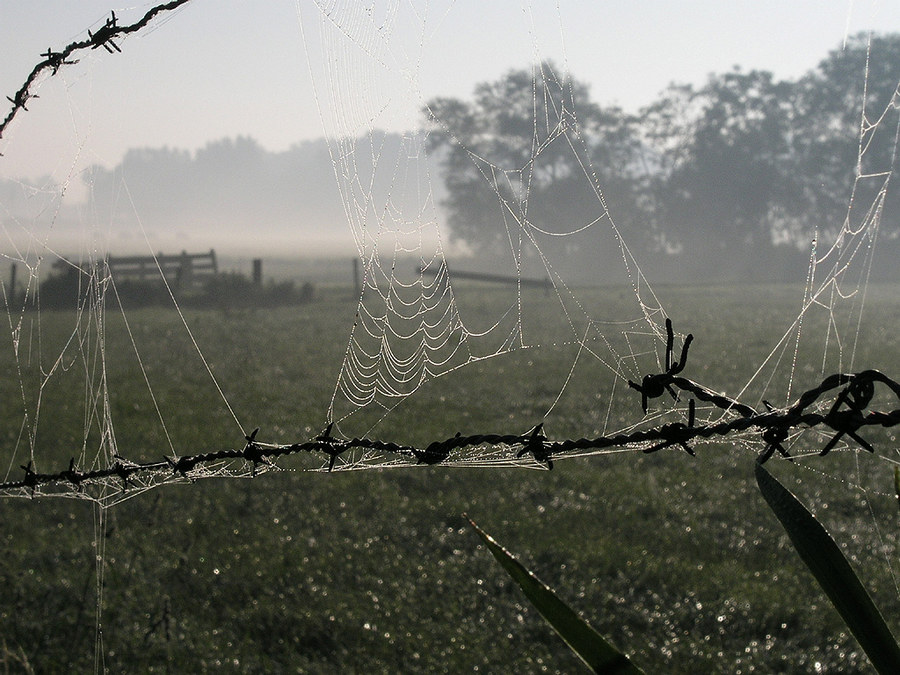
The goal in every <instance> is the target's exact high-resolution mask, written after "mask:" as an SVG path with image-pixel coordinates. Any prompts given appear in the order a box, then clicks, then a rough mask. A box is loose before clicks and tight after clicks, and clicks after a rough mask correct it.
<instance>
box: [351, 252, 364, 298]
mask: <svg viewBox="0 0 900 675" xmlns="http://www.w3.org/2000/svg"><path fill="white" fill-rule="evenodd" d="M353 289H354V290H355V291H356V295H357V296H358V295H359V294H360V293H362V286H360V283H359V258H354V259H353Z"/></svg>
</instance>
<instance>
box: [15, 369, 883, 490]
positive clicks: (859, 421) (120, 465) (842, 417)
mask: <svg viewBox="0 0 900 675" xmlns="http://www.w3.org/2000/svg"><path fill="white" fill-rule="evenodd" d="M682 379H683V378H682ZM687 382H689V381H687ZM675 384H676V385H678V386H681V385H682V384H684V382H675ZM690 384H691V385H694V383H690ZM877 384H881V385H883V386H885V387H886V388H887V389H888V390H890V391H891V392H892V393H893V394H894V396H895V397H896V398H897V401H898V404H900V383H898V382H896V381H895V380H893V379H891V378H890V377H888V376H886V375H884V374H883V373H881V372H879V371H877V370H865V371H862V372H859V373H848V374H844V373H838V374H835V375H831V376H829V377H826V378H825V379H824V380H822V382H821V383H820V384H819V385H818V386H816V387H814V388H812V389H810V390H808V391H806V392H804V393H803V394H802V395H801V396H800V397H799V399H798V400H797V402H796V403H794V404H793V405H792V406H790V407H788V408H784V409H774V408H772V407H771V406H770V405H768V404H766V407H767V411H766V412H764V413H756V412H754V413H753V414H748V410H749V407H748V406H745V405H743V404H741V405H740V408H739V409H738V410H739V412H736V413H733V414H735V415H737V416H736V417H732V418H731V419H726V420H722V421H719V422H715V423H710V424H704V425H699V426H698V425H696V424H695V422H696V420H695V414H694V410H695V405H694V401H693V399H691V400H690V401H689V411H690V412H689V420H688V423H687V424H685V423H683V422H672V423H667V424H662V425H660V426H657V427H654V428H651V429H641V430H636V431H631V432H624V433H618V434H613V435H608V436H599V437H596V438H580V439H565V440H551V439H549V438H547V437H546V436H544V435H543V424H542V423H541V424H538V425H536V426H535V427H534V428H532V429H531V430H530V431H529V432H527V433H525V434H491V433H488V434H471V435H462V434H461V433H457V434H456V435H455V436H453V437H450V438H447V439H444V440H441V441H435V442H433V443H430V444H429V445H427V446H425V447H416V446H413V445H404V444H399V443H395V442H391V441H383V440H377V439H371V438H366V437H361V438H350V439H343V438H338V437H335V436H333V435H332V430H333V423H332V424H329V425H328V427H327V428H326V429H325V431H324V432H323V433H322V434H320V435H319V436H317V437H315V438H314V439H312V440H309V441H306V442H301V443H293V444H290V445H279V444H270V443H263V442H261V441H258V440H257V434H258V432H259V429H255V430H254V431H253V432H252V433H251V434H249V435H247V436H245V438H244V441H245V443H244V445H243V447H242V448H241V449H240V450H238V449H230V450H220V451H216V452H209V453H203V454H196V455H185V456H181V457H165V458H163V459H162V460H160V461H157V462H133V461H130V460H128V459H125V458H124V457H120V456H119V455H115V460H116V461H115V462H114V463H113V464H111V465H110V466H108V467H105V468H101V469H96V470H92V471H79V470H78V468H77V467H76V466H75V460H74V459H73V460H71V461H70V462H69V467H68V469H66V470H64V471H58V472H56V473H39V472H37V471H36V470H35V469H34V468H33V466H32V463H31V462H29V463H28V464H27V465H24V466H22V467H21V468H22V469H23V470H24V472H25V473H24V476H23V477H22V478H21V479H20V480H16V481H7V482H4V483H0V491H2V492H6V493H10V492H15V491H17V490H18V491H22V490H24V491H27V492H29V493H30V494H31V495H32V496H33V495H34V492H35V490H36V489H37V488H38V487H40V486H42V485H46V484H51V483H55V484H60V485H63V486H68V487H69V488H71V490H75V491H80V490H81V489H82V488H83V486H85V485H86V484H90V483H93V482H98V481H103V480H105V479H109V478H115V479H119V480H121V482H122V490H123V491H124V490H126V489H127V488H128V486H129V482H130V481H131V480H132V479H134V478H135V477H136V476H138V475H157V476H159V475H161V474H169V475H176V476H180V477H183V478H194V477H200V474H199V473H198V471H199V469H201V468H204V467H208V466H211V465H213V464H215V463H219V462H222V461H223V460H243V461H244V462H246V463H248V464H250V465H252V470H251V475H256V473H257V470H258V468H259V466H260V465H265V466H267V467H275V468H277V465H276V462H277V460H278V459H279V458H281V457H285V456H289V455H297V454H301V453H310V454H311V453H318V454H320V455H322V456H323V459H324V461H325V465H323V467H322V468H323V469H325V468H326V466H327V470H328V471H331V470H332V469H333V468H334V466H335V463H336V462H337V460H338V459H339V458H341V456H342V455H344V454H345V453H347V452H349V451H351V450H354V449H362V450H365V451H370V452H374V453H377V454H379V455H380V456H382V457H386V456H394V457H397V458H403V459H407V460H414V461H415V463H416V464H429V465H435V464H442V463H445V462H448V461H452V460H453V458H454V453H458V452H459V451H462V450H465V449H471V448H476V447H479V446H507V447H509V448H511V449H512V450H513V452H514V453H515V456H516V457H518V458H521V457H524V456H526V455H530V456H531V458H532V459H533V460H534V461H535V462H536V463H538V464H539V465H541V466H543V467H545V468H547V469H552V468H553V461H554V459H560V458H564V457H566V456H571V455H573V454H574V453H576V452H583V451H592V450H603V449H609V448H628V447H633V446H640V445H645V446H648V447H645V448H643V452H645V453H652V452H656V451H659V450H662V449H665V448H669V447H679V448H681V449H682V450H684V451H686V452H688V453H689V454H691V455H693V454H694V451H693V449H692V448H691V444H692V443H693V442H694V441H696V440H698V439H710V438H712V437H714V436H727V435H729V434H733V433H741V432H747V431H750V430H757V431H759V432H760V433H761V438H762V440H763V441H764V443H765V446H764V450H763V452H762V453H761V454H760V455H759V456H758V458H757V460H758V461H760V462H765V461H767V460H768V459H769V458H770V457H771V456H772V455H773V454H774V453H775V452H778V453H779V454H780V455H782V456H783V457H785V458H788V459H790V458H791V456H790V454H789V452H788V450H787V449H786V448H785V447H784V443H785V442H786V440H787V439H788V438H789V437H790V435H791V433H792V432H794V431H795V430H798V429H801V428H807V429H811V428H816V427H825V428H827V429H829V430H831V431H832V432H833V433H834V435H833V436H832V437H831V439H830V440H829V441H828V443H827V444H826V445H825V446H824V447H823V448H822V450H821V451H820V454H821V455H825V454H827V453H828V452H830V451H831V450H832V449H833V448H834V447H835V446H836V445H837V443H838V442H839V441H840V440H841V439H842V438H843V437H844V436H848V437H849V438H851V439H853V440H854V441H855V442H856V443H857V444H859V446H860V447H862V448H863V449H865V450H867V451H869V452H874V447H873V446H872V445H871V444H870V443H869V442H868V441H867V440H866V439H865V438H863V437H862V436H861V435H860V432H861V431H862V430H863V429H864V428H866V427H870V426H880V427H885V428H888V427H893V426H897V425H898V424H900V407H898V408H895V409H893V410H887V411H881V410H869V409H868V408H869V406H870V404H871V402H872V399H873V398H874V395H875V390H876V385H877ZM694 386H698V387H699V385H694ZM840 387H843V389H841V390H840V391H839V392H838V393H837V395H836V396H835V397H834V402H833V403H832V404H831V406H830V407H829V408H828V409H827V411H825V412H821V406H820V403H821V402H822V399H823V397H826V396H827V395H828V394H829V392H832V391H834V390H835V389H838V388H840ZM699 391H701V392H702V393H707V392H708V390H706V389H704V388H700V389H699ZM733 403H734V401H731V400H730V399H727V397H722V400H720V401H718V402H717V403H716V405H719V407H723V408H726V409H729V410H733V409H734V405H733ZM811 408H817V409H818V411H817V410H810V409H811Z"/></svg>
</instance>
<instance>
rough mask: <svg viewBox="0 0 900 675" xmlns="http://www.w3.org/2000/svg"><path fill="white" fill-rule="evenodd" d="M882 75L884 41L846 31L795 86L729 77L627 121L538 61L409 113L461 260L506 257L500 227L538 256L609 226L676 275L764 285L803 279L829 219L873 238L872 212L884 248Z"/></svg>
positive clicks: (828, 239) (672, 92)
mask: <svg viewBox="0 0 900 675" xmlns="http://www.w3.org/2000/svg"><path fill="white" fill-rule="evenodd" d="M898 81H900V35H897V34H891V35H882V36H870V35H856V36H853V37H851V38H848V40H847V42H846V44H845V45H843V46H842V47H841V48H839V49H836V50H834V51H832V52H831V53H829V54H828V55H827V57H826V58H824V59H823V60H822V61H821V62H820V63H819V64H818V65H817V66H816V67H815V68H813V69H812V70H810V71H809V72H807V73H806V74H804V75H803V76H802V77H800V78H798V79H796V80H793V81H780V80H777V79H776V78H775V77H774V75H773V74H772V73H770V72H766V71H763V70H750V71H744V70H741V69H738V68H735V69H734V70H732V71H729V72H726V73H722V74H714V75H711V76H710V77H709V78H708V80H707V81H706V83H705V84H704V85H703V86H700V87H694V86H692V85H687V84H673V85H671V86H670V87H669V88H668V89H666V90H665V91H663V92H662V94H661V95H660V96H659V97H658V99H657V100H656V101H654V102H653V103H652V104H650V105H648V106H646V107H645V108H643V109H642V110H640V111H638V112H637V113H636V114H630V113H627V112H625V111H623V110H622V109H620V108H619V107H616V106H601V105H599V104H597V103H596V102H595V101H593V100H592V99H591V96H590V91H589V87H588V85H587V84H585V83H584V82H581V81H579V80H577V79H576V78H575V77H572V76H570V75H568V74H562V73H561V72H559V71H558V70H557V68H556V67H555V66H554V65H553V64H552V63H547V62H545V63H542V64H540V65H539V66H538V68H537V69H536V70H533V69H527V70H525V69H523V70H514V71H511V72H509V73H507V74H506V75H504V76H503V77H501V78H500V79H499V80H497V81H495V82H485V83H482V84H479V85H478V86H476V88H475V90H474V96H473V98H472V99H471V100H468V101H464V100H460V99H455V98H436V99H434V100H431V101H429V102H428V103H427V105H426V107H425V110H424V112H425V115H426V119H427V120H428V123H429V135H428V143H429V146H430V148H431V150H432V151H434V152H435V153H437V154H438V156H439V158H440V162H441V166H442V169H443V175H444V180H445V184H446V189H447V197H446V199H445V200H444V204H443V206H444V207H445V208H446V210H447V214H448V222H449V225H450V229H451V236H452V237H453V238H454V239H456V240H458V241H462V242H466V243H467V244H469V245H470V247H471V248H472V249H474V250H479V251H499V250H501V249H503V248H504V247H506V248H508V247H509V244H510V241H509V240H510V236H511V235H510V232H511V230H510V228H509V227H508V226H509V224H510V221H511V220H512V221H514V223H515V226H516V227H519V226H520V225H521V224H524V225H525V229H527V230H528V232H527V234H528V236H529V237H536V238H541V237H543V239H542V240H543V241H546V242H548V243H547V245H548V246H550V247H551V248H552V247H554V246H555V247H557V248H560V247H565V246H566V243H565V242H566V240H567V238H566V237H559V236H555V237H554V235H559V234H562V233H567V232H575V231H579V230H580V229H587V228H588V227H589V226H593V225H597V224H599V225H601V226H602V225H603V222H602V221H604V220H609V221H610V222H611V223H614V224H615V228H616V230H617V231H618V232H620V233H621V235H622V237H623V238H624V239H626V240H627V241H628V245H629V246H630V247H631V248H632V250H633V249H635V248H637V249H640V250H641V251H642V252H643V253H645V254H646V255H649V256H655V259H656V260H660V261H662V260H665V261H667V262H668V263H670V264H671V265H674V266H681V267H683V268H684V269H685V270H686V271H687V273H688V274H690V276H692V277H696V276H697V274H700V275H701V276H702V273H703V272H704V270H706V271H710V272H711V275H712V276H715V269H718V270H720V271H721V270H730V271H732V272H734V271H740V272H741V273H742V275H746V274H751V275H755V276H758V277H761V278H764V277H768V276H772V275H775V276H778V275H782V276H783V275H784V274H785V272H784V270H785V269H787V270H793V271H788V272H787V274H789V275H795V274H797V273H800V274H802V273H804V272H805V263H804V260H807V259H808V257H809V251H810V247H811V245H812V240H813V238H818V242H819V247H820V249H821V247H822V245H824V244H826V243H827V244H829V245H830V244H832V243H834V242H835V241H839V238H840V235H841V232H842V231H844V227H845V224H847V225H849V226H850V227H852V228H869V229H870V230H871V231H872V232H874V229H873V228H872V227H871V226H872V223H873V222H874V219H876V218H877V219H878V220H879V222H880V229H879V232H878V237H879V239H880V240H881V244H880V245H881V246H883V247H886V250H890V249H891V247H892V246H893V247H894V250H896V247H897V243H898V238H900V210H898V206H900V203H898V202H900V200H898V196H897V191H896V190H893V189H888V188H889V187H890V185H889V179H890V175H891V172H892V171H893V169H895V168H896V167H897V137H898V127H900V125H898V108H900V94H898ZM536 240H537V239H536ZM609 248H614V247H609ZM581 252H582V253H584V251H581ZM568 253H569V254H570V255H572V254H577V253H578V251H569V252H568ZM617 254H618V252H616V251H607V252H606V253H605V254H604V253H603V252H599V253H598V251H596V250H594V251H591V252H590V255H591V256H592V257H593V259H594V260H595V261H599V262H600V263H604V262H608V261H609V260H611V258H612V257H613V256H615V255H617ZM597 256H599V258H598V257H597ZM786 263H787V264H786ZM711 265H712V266H713V268H715V269H711V268H710V266H711ZM798 266H799V267H800V268H801V269H800V271H799V272H796V269H797V268H798ZM692 267H693V268H695V269H691V268H692Z"/></svg>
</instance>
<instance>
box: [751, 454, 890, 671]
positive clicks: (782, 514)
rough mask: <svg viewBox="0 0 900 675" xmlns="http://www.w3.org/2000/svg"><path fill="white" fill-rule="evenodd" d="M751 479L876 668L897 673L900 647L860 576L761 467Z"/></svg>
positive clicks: (799, 504)
mask: <svg viewBox="0 0 900 675" xmlns="http://www.w3.org/2000/svg"><path fill="white" fill-rule="evenodd" d="M756 482H757V484H758V485H759V489H760V492H762V495H763V497H764V498H765V500H766V502H767V503H768V504H769V507H770V508H771V509H772V511H774V512H775V515H776V516H777V517H778V520H780V521H781V524H782V525H783V526H784V529H785V530H787V533H788V536H789V537H790V539H791V543H793V544H794V548H795V549H797V553H799V554H800V558H801V559H802V560H803V562H804V563H805V564H806V566H807V567H808V568H809V571H810V572H812V573H813V576H815V577H816V580H817V581H818V582H819V585H820V586H821V587H822V590H824V591H825V594H826V595H827V596H828V598H829V599H830V600H831V602H832V604H833V605H834V607H835V609H837V611H838V613H840V615H841V618H843V620H844V622H845V623H846V624H847V627H848V628H849V629H850V632H852V633H853V635H854V637H855V638H856V639H857V641H858V642H859V644H860V646H861V647H862V648H863V650H864V651H865V652H866V655H867V656H868V657H869V660H870V661H871V662H872V665H873V666H874V667H875V669H876V670H877V671H878V672H879V673H900V646H898V645H897V640H896V639H895V638H894V636H893V634H892V633H891V630H890V628H888V626H887V624H886V623H885V621H884V618H883V617H882V616H881V612H879V611H878V608H877V607H876V606H875V603H874V602H872V598H871V597H869V594H868V593H867V592H866V589H865V588H863V585H862V583H861V582H860V580H859V577H857V576H856V573H855V572H854V571H853V568H852V567H850V563H849V562H848V561H847V559H846V558H845V557H844V555H843V554H842V553H841V551H840V549H839V548H838V545H837V544H836V543H835V542H834V540H833V539H832V538H831V536H830V535H829V534H828V532H826V531H825V528H824V527H822V524H821V523H819V521H818V520H816V518H815V516H813V515H812V513H810V512H809V511H808V510H807V509H806V507H805V506H803V504H801V503H800V501H799V500H798V499H797V498H796V497H795V496H794V495H793V494H791V492H790V491H789V490H787V489H786V488H785V487H784V486H783V485H782V484H781V483H779V482H778V480H776V478H775V477H774V476H772V474H770V473H769V472H768V471H766V469H765V468H764V467H763V466H762V464H761V463H759V462H757V464H756Z"/></svg>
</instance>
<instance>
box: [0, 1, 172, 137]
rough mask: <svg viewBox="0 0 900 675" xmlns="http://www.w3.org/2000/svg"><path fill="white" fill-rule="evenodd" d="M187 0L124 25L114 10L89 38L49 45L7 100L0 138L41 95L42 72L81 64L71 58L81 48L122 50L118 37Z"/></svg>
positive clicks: (163, 6)
mask: <svg viewBox="0 0 900 675" xmlns="http://www.w3.org/2000/svg"><path fill="white" fill-rule="evenodd" d="M187 2H189V0H172V1H171V2H167V3H164V4H162V5H157V6H156V7H153V8H152V9H150V10H149V11H148V12H147V13H146V14H144V16H143V17H142V18H141V19H140V20H139V21H136V22H135V23H133V24H130V25H127V26H120V25H119V24H118V20H117V18H116V13H115V12H114V11H111V12H110V17H109V18H108V19H107V20H106V22H105V23H104V24H103V25H102V26H101V27H100V28H99V29H97V31H96V32H94V33H92V32H91V31H88V39H87V40H81V41H76V42H72V43H70V44H69V45H68V46H66V47H65V48H64V49H62V50H60V51H58V52H54V51H53V50H52V49H50V48H48V49H47V51H46V52H44V53H43V54H41V56H43V57H44V60H43V61H40V62H39V63H38V64H37V65H35V67H34V68H33V69H32V70H31V73H29V75H28V77H27V78H26V79H25V83H24V84H23V85H22V86H21V87H20V88H19V90H18V91H17V92H16V93H15V94H14V95H13V96H7V97H6V99H7V100H8V101H9V102H10V103H12V108H11V109H10V111H9V113H8V114H7V115H6V117H5V118H4V119H3V121H2V122H0V138H3V133H4V132H5V131H6V127H7V126H9V124H10V123H11V122H12V121H13V119H15V117H16V115H17V114H18V113H19V112H20V111H25V112H27V111H28V108H27V106H26V104H27V103H28V101H30V100H31V99H34V98H39V97H38V95H37V94H35V93H33V92H32V89H33V87H34V85H35V83H36V82H37V79H38V77H39V76H40V74H41V73H43V72H44V71H46V70H50V71H52V72H51V73H50V74H51V75H56V73H57V72H59V69H60V67H62V66H64V65H73V64H75V63H77V60H76V61H72V60H70V57H71V56H72V55H73V54H75V53H76V52H78V51H81V50H85V49H97V48H99V47H103V48H104V49H105V50H106V51H108V52H110V53H112V52H114V51H116V52H120V51H122V50H121V49H119V46H118V45H117V44H116V43H115V41H114V39H115V38H117V37H120V36H122V35H127V34H129V33H134V32H137V31H139V30H141V29H142V28H144V26H146V25H147V24H148V23H150V21H152V20H153V18H154V17H155V16H156V15H157V14H160V13H161V12H167V11H171V10H174V9H177V8H178V7H180V6H181V5H184V4H185V3H187Z"/></svg>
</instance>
